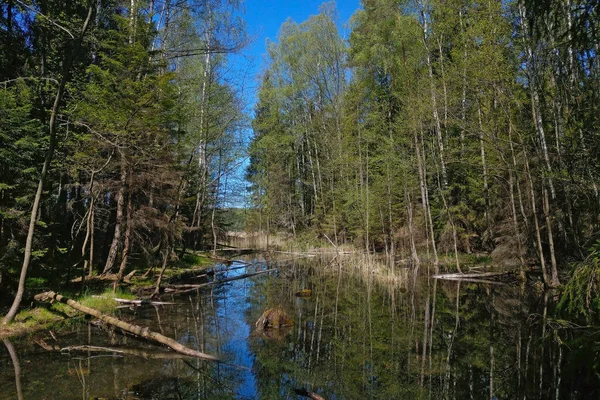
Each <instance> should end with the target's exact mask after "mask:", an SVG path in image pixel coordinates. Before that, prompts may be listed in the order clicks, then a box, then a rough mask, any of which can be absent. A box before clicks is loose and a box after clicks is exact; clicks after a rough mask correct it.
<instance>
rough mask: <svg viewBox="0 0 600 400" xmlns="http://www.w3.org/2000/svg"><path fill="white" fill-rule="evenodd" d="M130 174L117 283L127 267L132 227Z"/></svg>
mask: <svg viewBox="0 0 600 400" xmlns="http://www.w3.org/2000/svg"><path fill="white" fill-rule="evenodd" d="M131 180H132V177H131V172H129V190H128V194H127V223H126V227H125V243H124V244H123V255H122V256H121V265H120V266H119V273H118V274H117V282H120V281H121V279H122V278H123V274H124V273H125V268H126V267H127V259H128V258H129V251H130V248H131V229H132V226H133V201H132V197H133V193H132V190H131Z"/></svg>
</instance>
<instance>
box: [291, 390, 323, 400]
mask: <svg viewBox="0 0 600 400" xmlns="http://www.w3.org/2000/svg"><path fill="white" fill-rule="evenodd" d="M294 392H296V394H297V395H300V396H304V397H308V398H309V399H312V400H325V398H324V397H322V396H319V395H318V394H316V393H315V392H309V391H308V390H306V389H294Z"/></svg>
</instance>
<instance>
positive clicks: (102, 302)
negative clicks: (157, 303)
mask: <svg viewBox="0 0 600 400" xmlns="http://www.w3.org/2000/svg"><path fill="white" fill-rule="evenodd" d="M214 262H215V261H214V260H212V259H210V258H209V257H208V256H207V255H205V254H201V253H195V254H190V253H186V254H185V255H183V257H181V258H180V259H178V260H177V261H174V262H173V263H172V264H170V265H169V266H168V268H167V269H166V271H165V274H164V278H163V279H164V280H165V281H170V280H176V279H181V278H182V277H184V276H185V275H186V274H189V273H198V271H202V270H205V269H207V268H209V267H210V266H212V265H213V264H214ZM159 271H160V268H159V267H155V268H154V271H153V273H151V274H150V275H149V276H148V277H147V278H142V277H141V276H140V277H137V278H134V279H132V280H131V282H129V283H123V284H122V285H121V286H120V287H119V288H118V289H117V290H116V291H114V290H113V289H112V287H110V288H107V287H106V286H108V285H111V286H112V283H113V282H111V281H106V282H105V283H103V284H102V286H101V287H100V288H98V285H97V283H95V284H94V285H93V287H94V288H95V289H93V288H92V287H88V288H87V289H86V290H85V291H84V293H83V294H82V295H77V294H76V292H74V291H69V290H61V291H60V293H61V294H62V295H64V296H66V297H69V298H72V299H73V300H75V301H77V302H78V303H81V304H82V305H85V306H87V307H91V308H94V309H96V310H98V311H100V312H102V313H105V314H111V315H114V314H115V311H116V310H117V306H118V305H119V304H118V303H117V302H116V301H115V300H114V298H121V299H129V300H133V299H135V298H136V295H135V294H134V293H133V292H135V291H136V289H137V288H139V287H143V286H148V285H153V284H154V283H155V280H156V275H157V274H158V273H159ZM33 279H36V278H33ZM37 280H39V281H41V283H40V284H39V285H37V286H39V291H40V292H42V291H44V290H43V289H42V288H43V287H44V286H46V285H44V283H45V281H43V282H42V280H41V279H40V278H37ZM34 283H35V282H34ZM32 286H33V287H34V288H35V287H36V285H32ZM80 318H83V315H82V314H81V313H79V312H77V311H75V310H73V309H72V308H71V307H69V306H67V305H66V304H62V303H52V304H33V303H32V306H31V307H29V308H25V309H23V310H21V312H19V314H17V316H16V317H15V319H14V321H13V322H12V323H10V324H9V325H8V326H1V325H0V339H3V338H6V337H11V336H20V335H27V334H30V333H33V332H36V331H39V330H42V329H50V328H52V329H61V328H62V327H65V328H68V326H69V324H68V323H65V322H66V321H69V322H70V321H74V322H75V321H77V322H78V321H79V320H80Z"/></svg>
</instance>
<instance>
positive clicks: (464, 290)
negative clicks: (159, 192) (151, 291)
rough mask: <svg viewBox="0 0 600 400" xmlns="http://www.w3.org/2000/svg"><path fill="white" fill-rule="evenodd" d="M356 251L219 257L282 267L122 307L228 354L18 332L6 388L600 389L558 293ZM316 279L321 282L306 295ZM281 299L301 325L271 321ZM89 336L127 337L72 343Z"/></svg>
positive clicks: (397, 393) (582, 332)
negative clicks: (461, 278)
mask: <svg viewBox="0 0 600 400" xmlns="http://www.w3.org/2000/svg"><path fill="white" fill-rule="evenodd" d="M283 256H285V255H282V258H284V257H283ZM287 257H288V258H289V257H290V256H289V255H287ZM356 264H357V262H356V261H343V260H342V261H340V260H336V259H334V260H331V259H330V258H327V257H324V258H322V259H321V258H317V257H315V258H299V259H295V260H289V259H288V260H285V259H281V260H279V261H278V260H273V259H270V261H268V262H267V261H265V260H264V259H263V258H261V257H260V256H251V257H247V258H245V262H237V263H235V262H234V263H233V264H232V265H230V266H229V267H226V266H224V265H221V266H219V268H220V269H221V270H223V272H221V273H219V274H217V276H218V278H219V279H223V278H230V277H234V276H236V275H241V274H246V273H251V272H254V271H260V270H264V269H267V268H276V271H275V272H272V273H269V274H262V275H257V276H254V277H251V278H247V279H239V280H233V281H230V282H227V283H224V284H220V285H215V286H212V287H208V288H203V289H199V290H195V291H191V292H187V293H184V294H178V295H165V296H163V298H162V300H163V301H171V302H174V303H175V304H173V305H164V306H157V307H153V306H144V307H138V308H135V309H129V308H122V309H120V310H119V314H120V317H121V318H123V319H126V320H130V321H135V323H137V324H140V325H143V326H148V327H150V329H152V330H155V331H157V332H161V333H163V334H164V335H167V336H169V337H171V338H174V339H176V340H177V341H179V342H180V343H182V344H185V345H186V346H189V347H192V348H194V349H198V350H200V351H203V352H206V353H209V354H214V355H217V356H218V357H220V358H221V359H222V360H223V362H222V363H216V362H208V361H201V360H196V359H188V358H180V357H178V356H177V355H175V354H174V353H172V352H170V351H169V350H168V349H166V348H164V347H161V346H157V345H154V344H150V343H147V342H145V341H143V340H139V339H136V338H134V337H130V336H124V335H123V334H121V333H119V332H115V331H113V330H111V329H107V328H106V327H100V326H97V325H94V324H93V323H92V322H93V321H89V323H88V322H86V321H83V322H81V323H79V324H71V325H70V326H68V327H62V328H61V329H57V330H56V331H54V332H52V334H50V333H49V332H48V331H42V332H39V333H37V334H34V335H33V337H31V338H26V339H25V338H21V339H12V340H11V341H5V342H4V344H0V398H1V399H19V400H20V399H27V400H37V399H60V400H69V399H161V400H162V399H255V398H260V399H301V398H306V397H303V396H302V393H304V394H306V392H313V393H316V394H318V395H320V396H322V397H323V398H325V399H584V398H590V399H597V398H600V379H599V375H598V372H599V367H600V360H599V359H598V355H599V353H600V351H599V350H600V349H599V345H598V344H597V343H598V342H599V341H598V339H600V338H599V337H598V336H600V335H598V333H597V330H595V329H591V328H577V327H573V326H569V325H568V324H567V323H566V322H564V321H560V320H554V319H553V318H551V317H552V316H553V315H554V314H553V309H554V304H555V299H553V298H552V297H551V296H549V295H545V294H543V293H540V292H537V291H536V290H535V289H534V288H533V287H531V286H528V287H526V288H522V287H521V286H519V285H500V284H492V283H485V284H482V283H468V282H455V281H442V280H435V279H432V278H429V277H428V276H427V274H426V272H423V268H421V270H422V273H421V274H418V275H415V274H412V273H409V272H407V271H406V270H402V269H398V270H397V271H396V274H395V275H394V276H390V275H386V274H381V273H380V272H379V270H378V269H377V267H376V266H371V267H367V268H362V269H361V268H357V267H358V266H357V265H356ZM238 267H244V268H238ZM303 289H310V290H311V295H310V296H309V297H299V296H297V295H296V294H297V292H299V291H300V290H303ZM276 306H278V307H282V308H283V309H284V310H285V311H286V312H287V313H288V315H289V316H290V317H291V318H292V319H293V320H294V322H295V324H294V326H292V327H290V328H287V329H282V330H280V331H267V332H266V333H265V332H262V333H261V332H257V331H256V329H255V322H256V320H257V319H258V318H259V317H260V315H261V313H262V312H263V311H264V310H265V309H267V308H270V307H276ZM40 343H42V344H44V345H45V346H46V347H52V348H55V349H57V350H55V351H53V350H51V349H50V350H49V349H44V348H42V346H40ZM84 345H85V346H99V347H109V348H112V349H115V351H114V352H106V351H94V350H93V349H92V348H87V350H83V351H82V350H72V351H62V352H61V351H60V350H58V349H61V348H62V349H64V348H66V347H76V346H84ZM11 353H12V354H11ZM303 391H304V392H303Z"/></svg>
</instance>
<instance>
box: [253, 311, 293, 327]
mask: <svg viewBox="0 0 600 400" xmlns="http://www.w3.org/2000/svg"><path fill="white" fill-rule="evenodd" d="M255 325H256V329H258V330H259V331H263V330H266V329H281V328H285V327H289V326H292V325H294V321H292V319H291V318H290V317H289V316H288V315H287V314H286V312H285V311H283V310H282V309H281V308H279V307H276V308H269V309H267V310H265V312H264V313H262V315H261V316H260V318H259V319H258V320H257V321H256V324H255Z"/></svg>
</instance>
